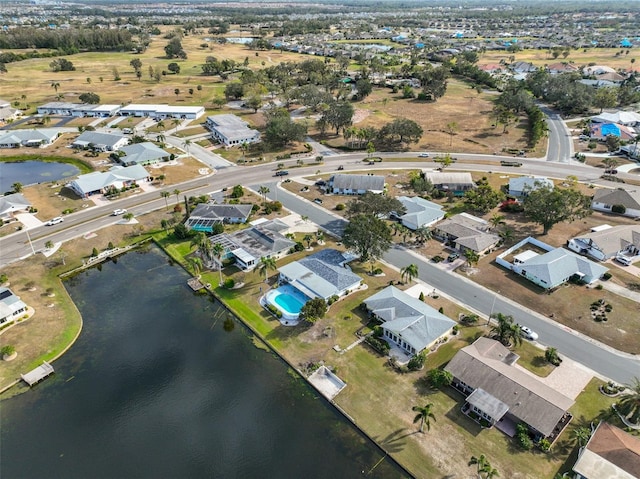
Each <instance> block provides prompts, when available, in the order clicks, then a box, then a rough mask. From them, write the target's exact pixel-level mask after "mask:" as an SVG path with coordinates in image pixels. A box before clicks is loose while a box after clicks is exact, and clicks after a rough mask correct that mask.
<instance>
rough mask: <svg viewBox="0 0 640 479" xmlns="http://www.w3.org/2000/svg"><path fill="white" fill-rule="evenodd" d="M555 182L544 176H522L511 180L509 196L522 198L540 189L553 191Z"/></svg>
mask: <svg viewBox="0 0 640 479" xmlns="http://www.w3.org/2000/svg"><path fill="white" fill-rule="evenodd" d="M553 187H554V185H553V181H551V180H550V179H549V178H545V177H544V176H520V177H518V178H510V179H509V195H511V196H516V197H521V196H526V195H527V193H529V192H531V191H534V190H537V189H539V188H549V189H553Z"/></svg>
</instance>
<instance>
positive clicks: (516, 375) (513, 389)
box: [445, 337, 573, 436]
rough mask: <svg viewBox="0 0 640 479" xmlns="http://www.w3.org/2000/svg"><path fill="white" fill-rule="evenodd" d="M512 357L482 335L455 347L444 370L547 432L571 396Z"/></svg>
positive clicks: (571, 403)
mask: <svg viewBox="0 0 640 479" xmlns="http://www.w3.org/2000/svg"><path fill="white" fill-rule="evenodd" d="M513 357H514V356H513V353H512V352H511V351H509V350H508V349H507V348H505V347H504V346H503V345H502V344H500V343H499V342H498V341H494V340H493V339H489V338H484V337H483V338H479V339H478V340H476V342H474V343H473V344H471V345H469V346H465V347H464V348H462V349H461V350H460V351H458V352H457V353H456V355H455V356H454V357H453V359H452V360H451V361H449V364H447V366H445V370H447V371H449V372H450V373H451V374H452V375H453V376H454V377H455V378H457V379H459V380H460V381H462V382H464V383H465V384H467V385H468V386H470V387H471V388H473V389H477V388H481V389H483V390H485V391H486V392H488V393H489V394H491V395H492V396H493V397H495V398H496V399H498V400H500V401H502V402H503V403H505V404H507V405H508V406H509V412H510V413H511V414H513V415H514V416H515V417H516V418H518V419H519V420H521V421H523V422H525V423H527V424H529V426H531V427H533V428H535V429H536V430H538V431H540V432H541V433H542V434H544V435H545V436H549V435H550V434H551V433H552V432H553V430H554V428H555V427H556V425H557V424H558V422H559V421H560V420H561V419H562V417H563V416H564V414H565V413H566V412H567V410H568V409H569V408H570V407H571V406H572V405H573V400H572V399H570V398H568V397H566V396H564V395H563V394H560V393H559V392H557V391H556V390H555V389H552V388H550V387H549V386H547V385H545V384H544V383H542V382H540V381H539V380H537V379H536V378H535V377H534V376H533V375H530V374H528V373H527V372H525V371H522V370H521V369H519V368H516V367H515V366H514V365H513Z"/></svg>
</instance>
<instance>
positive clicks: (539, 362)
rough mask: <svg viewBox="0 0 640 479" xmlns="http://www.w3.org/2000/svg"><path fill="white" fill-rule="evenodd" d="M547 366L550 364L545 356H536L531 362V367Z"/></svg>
mask: <svg viewBox="0 0 640 479" xmlns="http://www.w3.org/2000/svg"><path fill="white" fill-rule="evenodd" d="M547 364H549V363H548V362H547V360H546V359H545V357H544V356H536V357H534V358H533V359H532V360H531V365H532V366H533V367H536V368H543V367H545V366H546V365H547Z"/></svg>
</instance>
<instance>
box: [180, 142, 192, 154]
mask: <svg viewBox="0 0 640 479" xmlns="http://www.w3.org/2000/svg"><path fill="white" fill-rule="evenodd" d="M182 146H184V147H185V149H186V150H187V155H191V140H184V143H182Z"/></svg>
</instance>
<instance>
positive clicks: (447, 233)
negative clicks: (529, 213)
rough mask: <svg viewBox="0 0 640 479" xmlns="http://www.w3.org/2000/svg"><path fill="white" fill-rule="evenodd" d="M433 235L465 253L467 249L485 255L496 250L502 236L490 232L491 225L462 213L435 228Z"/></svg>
mask: <svg viewBox="0 0 640 479" xmlns="http://www.w3.org/2000/svg"><path fill="white" fill-rule="evenodd" d="M433 235H434V236H435V237H436V238H439V239H440V240H442V241H444V242H448V243H450V244H453V246H454V247H455V248H456V249H458V250H460V251H462V252H464V251H465V250H467V249H470V250H472V251H475V252H476V253H478V254H484V253H487V252H489V251H491V250H492V249H493V248H495V247H496V246H497V245H498V243H499V242H500V239H501V238H500V236H498V235H497V234H494V233H491V232H489V223H487V222H486V221H485V220H483V219H482V218H478V217H477V216H473V215H470V214H468V213H460V214H458V215H454V216H452V217H451V218H447V219H445V220H443V221H441V222H440V223H438V224H437V225H435V226H434V228H433Z"/></svg>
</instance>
